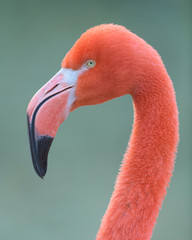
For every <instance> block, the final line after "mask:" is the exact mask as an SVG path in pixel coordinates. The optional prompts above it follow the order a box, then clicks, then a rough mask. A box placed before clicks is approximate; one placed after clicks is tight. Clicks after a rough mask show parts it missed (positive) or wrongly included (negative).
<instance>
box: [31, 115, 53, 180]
mask: <svg viewBox="0 0 192 240" xmlns="http://www.w3.org/2000/svg"><path fill="white" fill-rule="evenodd" d="M27 123H28V135H29V143H30V149H31V157H32V160H33V166H34V169H35V171H36V173H37V175H38V176H39V177H40V178H43V177H44V176H45V174H46V172H47V158H48V153H49V149H50V147H51V144H52V142H53V137H51V136H48V135H38V134H35V129H34V126H33V124H30V121H29V116H27Z"/></svg>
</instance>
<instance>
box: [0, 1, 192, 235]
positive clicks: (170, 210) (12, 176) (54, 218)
mask: <svg viewBox="0 0 192 240" xmlns="http://www.w3.org/2000/svg"><path fill="white" fill-rule="evenodd" d="M191 12H192V10H191V5H190V1H187V0H161V1H155V0H153V1H152V0H151V1H149V0H146V1H142V0H141V1H138V0H124V1H122V0H119V1H112V0H110V1H104V0H103V1H101V0H95V1H88V0H87V1H64V0H63V1H59V0H54V1H48V0H47V1H42V0H33V1H28V0H12V1H10V0H5V1H4V0H0V110H1V111H0V116H1V117H0V239H1V240H11V239H14V240H25V239H27V240H34V239H36V240H53V239H69V240H74V239H79V240H91V239H95V236H96V233H97V231H98V229H99V225H100V220H101V218H102V216H103V214H104V212H105V210H106V208H107V205H108V202H109V199H110V196H111V193H112V191H113V186H114V183H115V178H116V175H117V173H118V169H119V166H120V163H121V160H122V158H123V154H124V152H125V149H126V146H127V142H128V139H129V135H130V133H131V128H132V121H133V109H132V101H131V97H130V96H124V97H121V98H119V99H114V100H112V101H110V102H107V103H104V104H102V105H97V106H89V107H82V108H80V109H77V110H76V111H75V112H73V113H71V114H70V115H69V117H68V119H67V120H66V122H65V123H64V124H63V125H62V126H61V127H60V129H59V131H58V134H57V136H56V138H55V140H54V143H53V145H52V148H51V151H50V155H49V166H48V173H47V175H46V177H45V179H44V180H41V179H40V178H38V177H37V176H36V174H35V172H34V170H33V167H32V161H31V157H30V152H29V144H28V138H27V126H26V108H27V105H28V102H29V100H30V99H31V97H32V96H33V95H34V93H35V92H36V91H37V90H38V89H39V88H40V87H41V86H42V85H43V84H44V83H45V82H46V81H48V80H49V79H50V78H51V77H52V76H53V75H54V74H55V73H56V72H57V71H58V70H59V69H60V63H61V60H62V58H63V57H64V55H65V54H66V52H67V51H68V50H69V49H70V48H71V47H72V45H73V44H74V42H75V41H76V39H77V38H79V36H80V34H81V33H82V32H84V31H85V30H86V29H88V28H90V27H91V26H94V25H98V24H101V23H111V22H112V23H117V24H121V25H124V26H126V27H127V28H128V29H130V30H131V31H133V32H135V33H136V34H138V35H139V36H140V37H142V38H144V39H145V40H146V41H147V42H148V43H149V44H151V45H152V46H153V47H154V48H155V49H157V51H158V52H159V54H160V55H161V56H162V59H163V61H164V63H165V66H166V68H167V70H168V73H169V74H170V76H171V78H172V80H173V83H174V87H175V90H176V95H177V102H178V107H179V111H180V138H181V140H180V144H179V149H178V155H177V160H176V166H175V171H174V176H173V178H172V182H171V184H170V188H169V189H168V194H167V196H166V200H165V202H164V204H163V207H162V210H161V212H160V215H159V218H158V222H157V225H156V227H155V230H154V234H153V238H152V239H154V240H155V239H156V240H160V239H161V240H162V239H167V240H190V239H192V232H191V221H192V219H191V216H192V207H191V205H192V204H191V200H192V194H191V186H190V185H191V180H192V177H191V169H192V168H191V167H192V159H191V157H192V153H191V130H192V128H191V122H192V112H191V110H192V99H191V90H192V89H191V85H192V83H191V62H192V61H191V45H192V44H191V42H192V38H191V30H192V28H191V23H192V19H191ZM106 64H107V63H106Z"/></svg>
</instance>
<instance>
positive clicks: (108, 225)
mask: <svg viewBox="0 0 192 240" xmlns="http://www.w3.org/2000/svg"><path fill="white" fill-rule="evenodd" d="M132 97H133V103H134V110H135V116H134V126H133V131H132V135H131V139H130V142H129V144H128V146H129V147H128V149H127V152H126V154H125V156H124V160H123V164H122V167H121V170H120V173H119V176H118V178H117V182H116V185H115V190H114V192H113V195H112V198H111V201H110V203H109V206H108V209H107V211H106V213H105V215H104V217H103V220H102V223H101V227H100V230H99V232H98V235H97V238H96V240H125V239H126V240H149V239H150V238H151V235H152V230H153V227H154V225H155V222H156V219H157V217H158V213H159V210H160V208H161V204H162V199H163V198H164V197H165V194H166V187H167V186H168V184H169V181H170V178H171V175H172V171H173V167H174V157H175V152H176V147H177V142H178V111H177V106H176V101H175V94H174V89H173V86H172V82H171V80H170V78H169V76H168V75H167V73H166V74H164V75H163V76H162V78H161V79H159V76H158V79H156V80H155V79H153V81H151V83H150V85H149V84H146V85H145V84H144V85H143V86H142V87H140V88H138V89H137V90H136V91H135V92H134V94H133V95H132Z"/></svg>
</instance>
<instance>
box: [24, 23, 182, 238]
mask: <svg viewBox="0 0 192 240" xmlns="http://www.w3.org/2000/svg"><path fill="white" fill-rule="evenodd" d="M61 66H62V68H61V70H60V71H59V72H58V73H57V74H56V75H55V76H54V77H53V78H52V79H51V80H50V81H49V82H48V83H47V84H45V85H44V86H43V87H42V88H41V89H40V90H39V91H38V92H37V93H36V94H35V96H34V97H33V98H32V100H31V101H30V103H29V105H28V109H27V115H28V129H29V139H30V146H31V154H32V159H33V165H34V168H35V170H36V172H37V174H38V175H39V176H40V177H43V176H44V175H45V173H46V169H47V155H48V151H49V148H50V145H51V142H52V140H53V138H54V137H55V135H56V132H57V129H58V127H59V125H60V124H61V123H62V122H63V121H64V120H65V119H66V118H67V116H68V114H69V112H70V111H73V110H75V109H76V108H77V107H80V106H84V105H92V104H99V103H103V102H105V101H108V100H110V99H112V98H116V97H120V96H122V95H125V94H131V96H132V98H133V106H134V111H135V114H134V125H133V131H132V134H131V138H130V142H129V147H128V149H127V151H126V153H125V156H124V159H123V163H122V166H121V169H120V172H119V175H118V177H117V181H116V185H115V189H114V192H113V194H112V197H111V200H110V203H109V206H108V208H107V211H106V213H105V215H104V217H103V219H102V223H101V226H100V229H99V232H98V234H97V238H96V240H125V239H126V240H148V239H150V238H151V236H152V230H153V227H154V225H155V223H156V219H157V217H158V213H159V210H160V207H161V204H162V199H163V198H164V197H165V194H166V188H167V186H168V184H169V181H170V178H171V175H172V171H173V168H174V158H175V153H176V148H177V143H178V138H179V137H178V110H177V105H176V100H175V93H174V88H173V84H172V81H171V79H170V77H169V76H168V74H167V71H166V69H165V67H164V65H163V62H162V60H161V58H160V56H159V55H158V53H157V52H156V51H155V50H154V49H153V48H152V47H151V46H150V45H148V44H147V43H146V42H145V41H144V40H143V39H141V38H139V37H138V36H137V35H135V34H133V33H131V32H130V31H129V30H127V29H126V28H125V27H123V26H119V25H113V24H104V25H100V26H96V27H93V28H91V29H89V30H88V31H86V32H85V33H84V34H82V36H81V37H80V39H79V40H78V41H77V42H76V43H75V44H74V46H73V47H72V49H71V50H70V51H69V52H68V53H67V54H66V56H65V58H64V59H63V61H62V64H61Z"/></svg>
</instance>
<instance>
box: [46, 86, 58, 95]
mask: <svg viewBox="0 0 192 240" xmlns="http://www.w3.org/2000/svg"><path fill="white" fill-rule="evenodd" d="M58 85H59V84H56V85H55V86H53V87H52V88H50V89H49V90H48V91H46V92H45V94H48V93H49V92H51V91H53V90H54V89H55V88H56V87H57V86H58Z"/></svg>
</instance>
